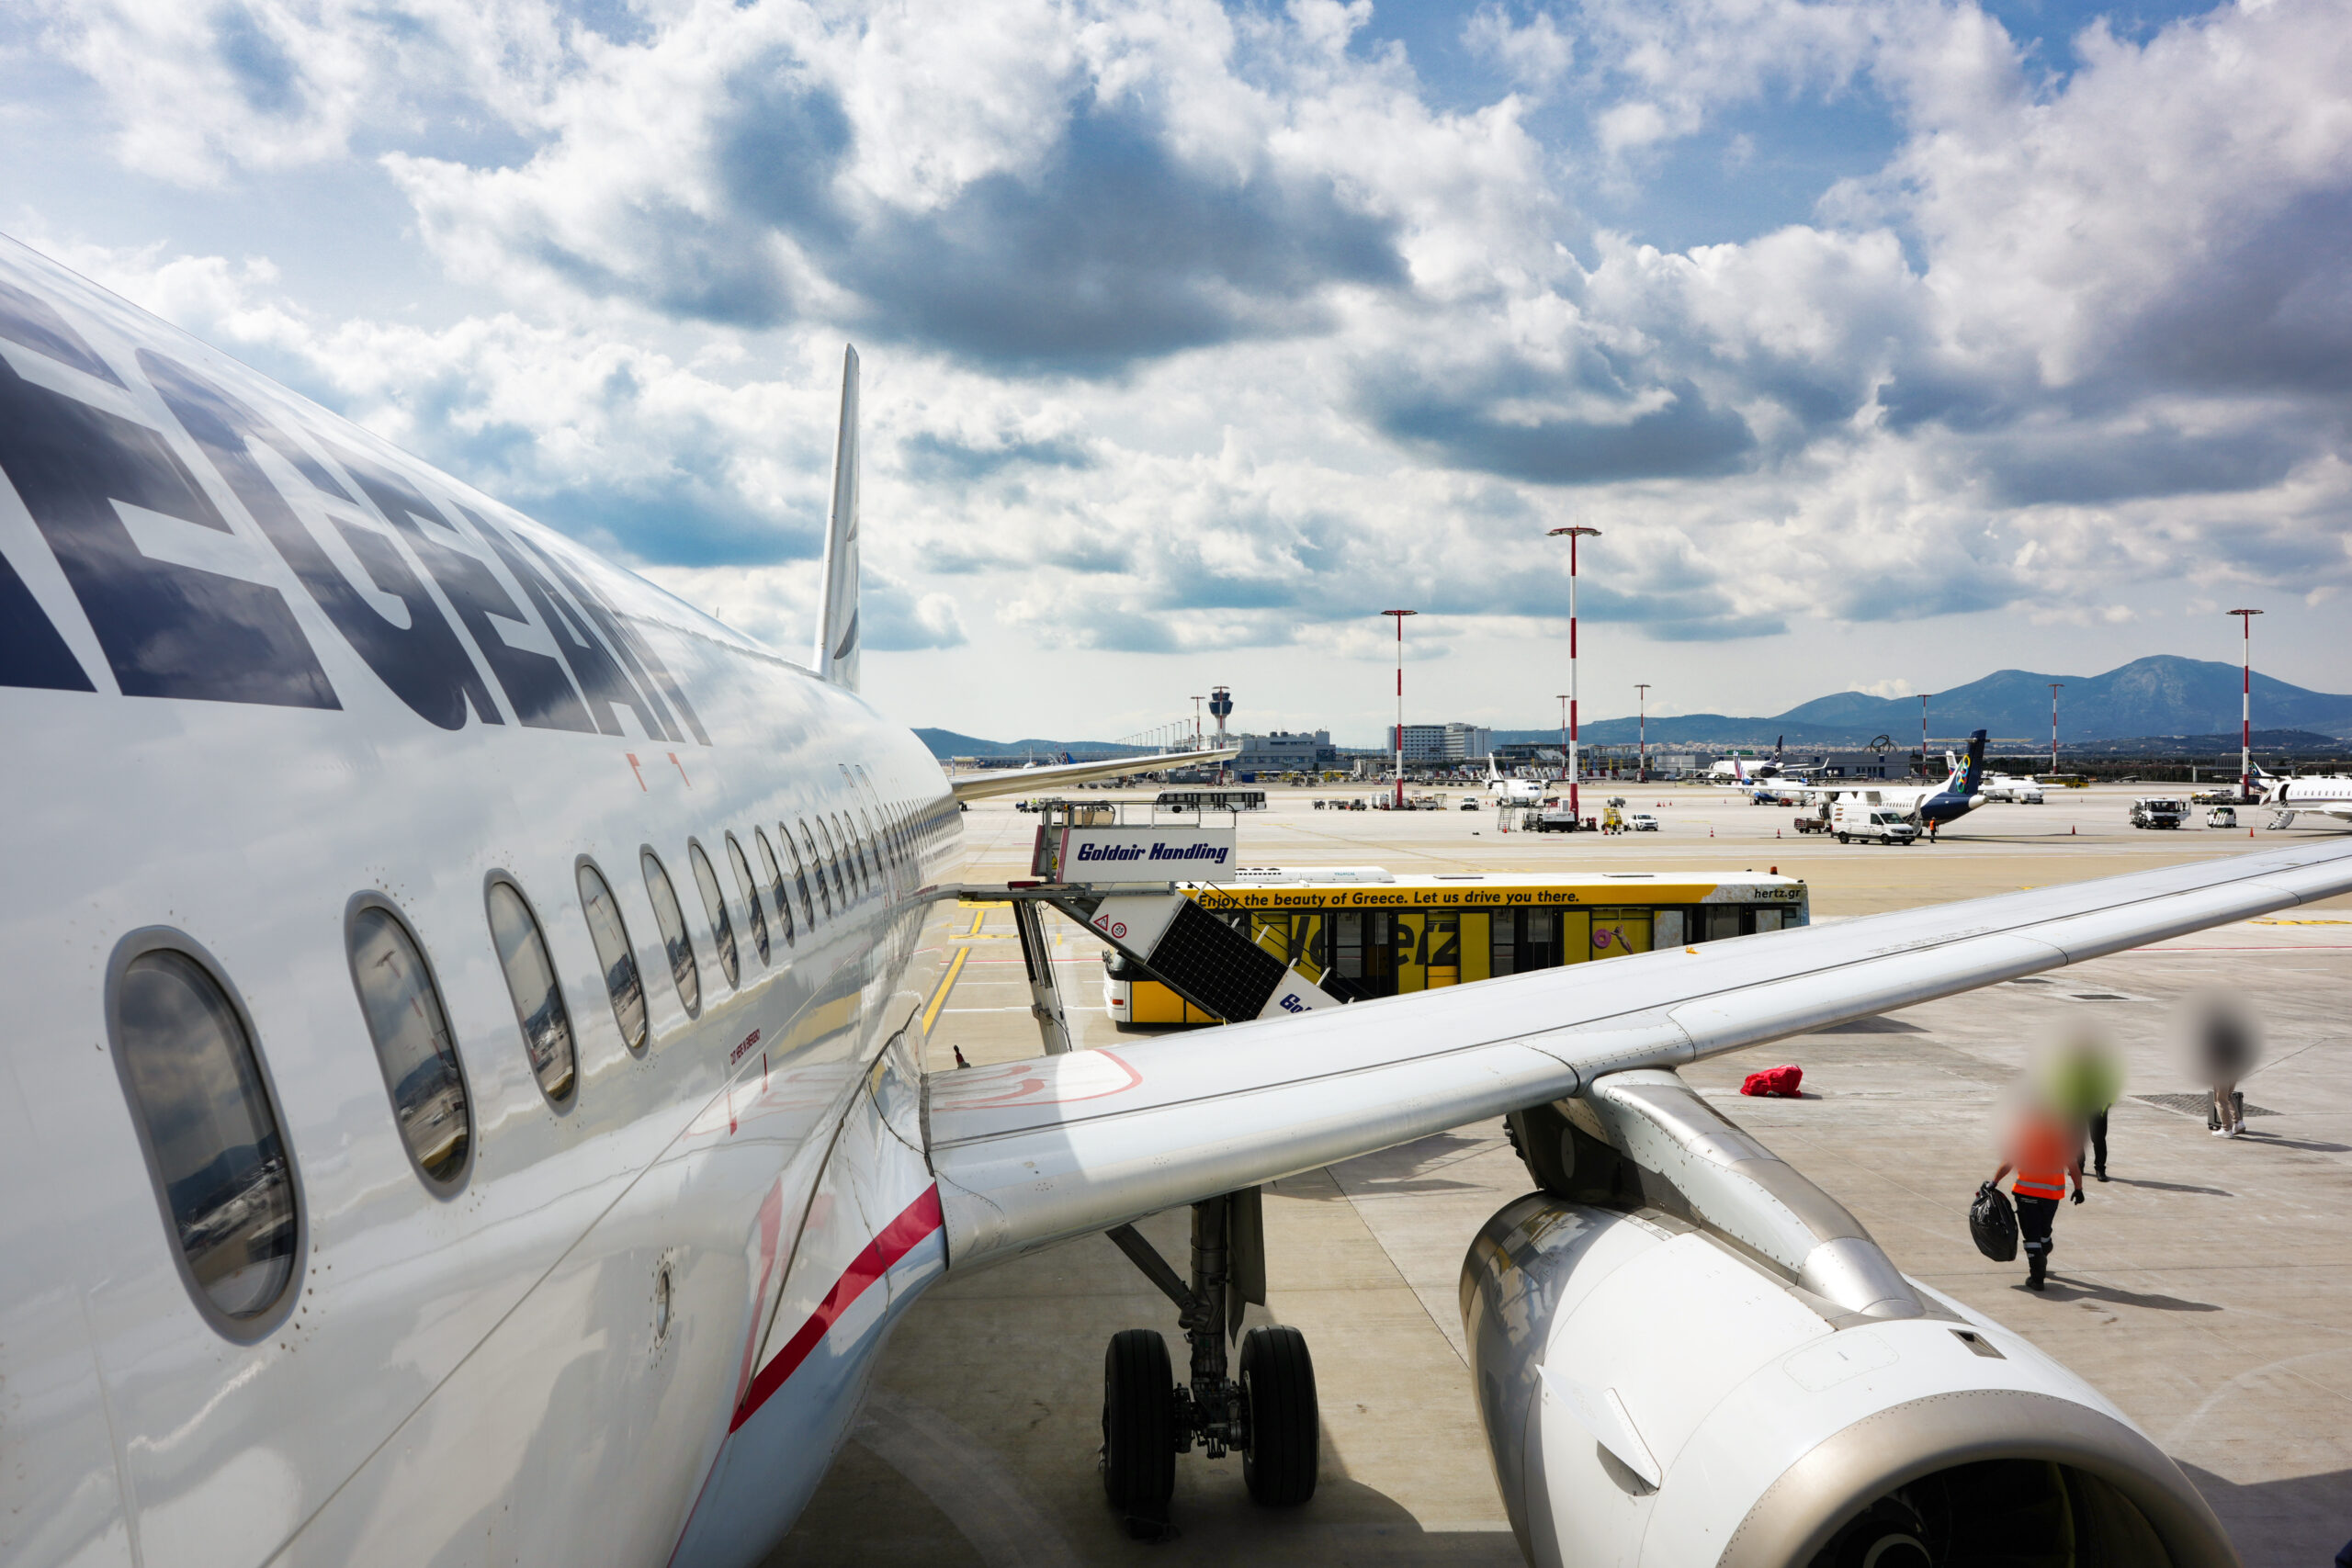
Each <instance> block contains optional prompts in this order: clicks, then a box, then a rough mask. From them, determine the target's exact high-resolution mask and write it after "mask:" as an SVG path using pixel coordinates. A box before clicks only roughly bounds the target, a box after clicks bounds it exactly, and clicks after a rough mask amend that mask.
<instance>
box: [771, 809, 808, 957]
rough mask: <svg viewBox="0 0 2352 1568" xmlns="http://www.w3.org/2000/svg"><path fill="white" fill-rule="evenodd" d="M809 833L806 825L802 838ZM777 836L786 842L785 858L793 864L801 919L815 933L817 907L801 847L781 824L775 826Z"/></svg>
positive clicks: (794, 885) (802, 830)
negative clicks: (810, 895)
mask: <svg viewBox="0 0 2352 1568" xmlns="http://www.w3.org/2000/svg"><path fill="white" fill-rule="evenodd" d="M808 831H809V829H808V828H807V826H806V825H805V824H804V825H803V827H802V828H801V834H802V836H803V837H806V836H807V834H808ZM775 836H776V837H777V838H779V839H782V840H784V854H785V858H786V860H789V861H790V862H791V863H792V886H793V890H794V891H795V892H797V893H798V894H799V895H800V919H802V920H803V921H804V922H805V923H806V924H807V925H808V926H809V929H811V930H812V931H813V930H814V929H815V928H816V925H817V906H816V904H815V902H814V901H813V900H811V899H810V897H809V868H808V866H807V865H806V864H805V863H803V862H802V861H801V859H800V850H799V847H798V846H797V845H796V844H794V843H793V841H792V829H789V828H787V827H786V826H785V825H784V824H783V823H781V822H779V823H777V824H776V825H775Z"/></svg>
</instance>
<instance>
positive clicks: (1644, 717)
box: [1634, 681, 1650, 784]
mask: <svg viewBox="0 0 2352 1568" xmlns="http://www.w3.org/2000/svg"><path fill="white" fill-rule="evenodd" d="M1634 690H1635V691H1637V692H1639V693H1641V698H1640V704H1641V717H1640V718H1639V719H1638V720H1636V721H1635V722H1636V725H1637V728H1635V729H1634V782H1635V783H1637V784H1647V783H1649V782H1650V685H1649V682H1646V681H1636V682H1634Z"/></svg>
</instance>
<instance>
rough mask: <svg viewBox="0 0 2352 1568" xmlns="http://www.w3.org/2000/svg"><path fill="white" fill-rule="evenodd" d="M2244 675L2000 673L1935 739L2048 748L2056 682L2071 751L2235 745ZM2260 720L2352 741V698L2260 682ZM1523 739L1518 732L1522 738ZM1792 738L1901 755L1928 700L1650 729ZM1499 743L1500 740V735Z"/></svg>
mask: <svg viewBox="0 0 2352 1568" xmlns="http://www.w3.org/2000/svg"><path fill="white" fill-rule="evenodd" d="M2240 680H2241V675H2240V671H2239V667H2238V666H2237V665H2234V664H2222V663H2219V662H2216V661H2214V660H2199V659H2178V658H2174V657H2172V656H2170V655H2164V654H2159V655H2154V656H2152V657H2150V658H2146V659H2135V660H2132V661H2131V663H2129V664H2126V665H2122V666H2120V668H2118V669H2114V670H2110V671H2108V672H2107V673H2106V674H2104V675H2053V674H2043V673H2041V672H2040V671H2031V670H1996V671H1994V672H1993V673H1992V674H1990V675H1987V676H1985V677H1984V678H1983V679H1982V680H1978V681H1972V682H1969V683H1968V684H1966V685H1964V686H1955V687H1953V688H1952V689H1951V690H1950V691H1945V692H1937V693H1934V694H1930V695H1929V696H1928V704H1927V717H1928V736H1929V737H1930V738H1931V739H1937V740H1948V739H1953V738H1956V737H1959V736H1963V735H1966V734H1967V733H1968V732H1969V731H1970V730H1972V729H1983V730H1986V731H1988V732H1989V733H1990V734H1991V735H1992V737H1993V739H1994V740H1995V742H1996V744H1997V743H1999V742H2002V741H2007V742H2010V743H2011V744H2012V745H2014V746H2017V747H2018V748H2019V749H2022V750H2035V749H2038V748H2041V747H2043V746H2047V745H2048V744H2049V740H2050V696H2051V694H2050V683H2051V682H2053V681H2056V682H2063V686H2062V688H2061V690H2060V691H2059V693H2058V738H2059V741H2060V743H2061V744H2062V745H2064V744H2065V743H2067V742H2070V741H2091V740H2118V739H2132V738H2139V737H2148V738H2155V737H2172V736H2189V735H2212V734H2221V733H2227V734H2230V735H2235V734H2236V733H2237V728H2238V698H2239V682H2240ZM2254 721H2255V722H2256V724H2258V725H2260V726H2262V727H2263V728H2266V729H2285V728H2293V729H2308V730H2315V731H2317V732H2319V733H2321V734H2324V735H2335V736H2344V735H2352V696H2335V695H2332V694H2328V693H2325V692H2313V691H2308V690H2306V689H2304V688H2303V687H2301V686H2294V685H2290V684H2288V683H2287V682H2284V681H2278V680H2273V679H2271V678H2270V677H2268V676H2267V675H2264V674H2262V673H2261V672H2259V671H2256V674H2255V677H2254ZM1634 730H1635V723H1634V720H1633V719H1631V718H1612V719H1603V720H1601V721H1600V722H1599V723H1596V724H1589V725H1586V726H1585V727H1584V734H1585V736H1586V737H1588V738H1589V739H1591V740H1592V741H1593V742H1595V743H1596V744H1602V745H1609V744H1622V743H1623V742H1627V741H1631V740H1633V739H1634ZM1521 733H1522V732H1517V731H1514V732H1513V736H1512V738H1513V739H1520V738H1521ZM1558 734H1559V731H1558V730H1557V729H1556V728H1547V729H1541V730H1528V731H1525V732H1523V735H1524V739H1529V740H1544V739H1552V738H1554V737H1555V736H1557V735H1558ZM1781 735H1786V736H1787V737H1788V739H1789V743H1790V744H1791V745H1805V746H1841V745H1843V746H1855V745H1862V744H1866V743H1867V742H1869V741H1870V740H1871V739H1874V738H1876V737H1878V736H1880V735H1885V736H1888V737H1890V738H1891V739H1894V742H1895V744H1896V745H1898V746H1900V745H1904V744H1905V743H1910V744H1917V739H1918V735H1919V698H1918V697H1917V695H1913V696H1905V697H1878V696H1872V695H1871V694H1869V693H1867V692H1838V693H1835V694H1831V695H1829V696H1826V697H1815V698H1814V699H1813V700H1812V701H1811V702H1808V703H1800V704H1798V705H1796V706H1795V707H1792V708H1790V709H1789V710H1788V711H1787V712H1785V713H1780V714H1775V715H1773V716H1770V717H1769V718H1739V717H1734V716H1729V715H1725V714H1677V715H1675V716H1672V717H1668V718H1653V719H1651V720H1650V721H1649V739H1650V741H1651V743H1652V744H1656V743H1657V742H1658V741H1660V740H1665V741H1668V742H1672V741H1680V740H1691V741H1697V740H1712V741H1721V742H1723V743H1724V744H1726V745H1755V746H1770V745H1771V744H1772V742H1773V741H1774V739H1776V738H1778V737H1780V736H1781ZM1495 739H1498V740H1500V739H1503V737H1502V736H1501V735H1499V734H1498V735H1497V736H1496V738H1495Z"/></svg>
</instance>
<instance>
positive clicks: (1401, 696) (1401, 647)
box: [1380, 610, 1420, 811]
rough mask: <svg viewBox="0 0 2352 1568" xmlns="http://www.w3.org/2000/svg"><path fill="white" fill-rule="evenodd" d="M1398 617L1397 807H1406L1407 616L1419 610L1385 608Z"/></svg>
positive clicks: (1386, 612)
mask: <svg viewBox="0 0 2352 1568" xmlns="http://www.w3.org/2000/svg"><path fill="white" fill-rule="evenodd" d="M1380 613H1381V614H1382V615H1394V616H1396V617H1397V799H1396V801H1395V803H1394V804H1395V805H1396V807H1397V810H1399V811H1402V810H1403V809H1404V808H1405V617H1406V616H1408V615H1419V614H1420V612H1419V610H1383V611H1381V612H1380Z"/></svg>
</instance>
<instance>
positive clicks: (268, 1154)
mask: <svg viewBox="0 0 2352 1568" xmlns="http://www.w3.org/2000/svg"><path fill="white" fill-rule="evenodd" d="M114 1022H115V1045H116V1066H118V1067H119V1069H120V1070H121V1074H122V1082H123V1088H124V1089H125V1091H126V1096H127V1098H128V1099H129V1100H130V1111H131V1115H132V1116H133V1117H134V1118H135V1119H136V1120H137V1122H138V1124H139V1131H140V1137H141V1142H142V1143H143V1144H145V1145H146V1146H147V1154H148V1157H149V1159H150V1160H151V1161H152V1162H153V1168H154V1173H155V1184H156V1189H157V1195H158V1196H159V1197H160V1198H161V1199H162V1200H163V1207H164V1218H165V1219H166V1220H167V1221H168V1222H169V1224H170V1225H171V1229H172V1236H173V1240H174V1242H175V1245H176V1247H178V1250H179V1256H180V1259H181V1261H182V1262H183V1263H184V1264H185V1265H186V1266H187V1277H188V1279H189V1280H190V1281H191V1283H192V1284H193V1285H194V1287H195V1290H196V1291H197V1292H201V1294H200V1296H199V1297H198V1304H199V1305H209V1307H210V1309H211V1311H212V1313H214V1314H219V1317H220V1318H225V1319H228V1320H229V1327H230V1331H231V1332H232V1333H235V1332H237V1331H238V1328H239V1327H240V1326H241V1325H247V1324H250V1323H252V1320H254V1319H256V1318H261V1317H264V1316H266V1315H267V1314H268V1313H269V1312H270V1310H271V1309H272V1308H273V1307H276V1306H277V1305H279V1304H280V1303H282V1302H283V1301H284V1300H285V1299H286V1295H287V1289H288V1285H289V1283H290V1282H291V1281H292V1280H293V1278H294V1263H295V1258H296V1256H297V1249H298V1247H299V1246H300V1235H299V1232H300V1228H301V1226H300V1209H299V1203H298V1200H297V1198H296V1195H295V1191H294V1179H293V1173H292V1170H291V1168H290V1165H289V1161H288V1157H287V1153H286V1145H285V1142H284V1140H283V1139H281V1138H280V1137H279V1135H278V1130H277V1110H276V1108H275V1107H274V1106H273V1105H272V1104H271V1103H270V1098H269V1089H268V1086H267V1085H266V1083H265V1082H264V1081H263V1079H262V1075H261V1064H260V1062H259V1060H258V1059H257V1058H256V1056H255V1055H254V1043H253V1039H252V1037H251V1036H250V1035H249V1034H247V1032H245V1026H244V1023H243V1020H242V1019H240V1018H239V1016H238V1013H237V1010H236V1008H235V1006H234V1005H233V1004H232V1002H231V1001H230V1000H229V997H228V994H227V993H226V992H225V991H224V990H223V989H222V988H221V987H220V982H219V981H217V980H216V979H214V978H213V976H212V974H211V972H210V971H209V970H208V969H207V968H205V966H204V965H203V964H199V963H198V962H197V960H196V959H195V958H193V957H191V956H190V955H188V954H187V953H182V952H179V951H178V950H176V949H174V948H166V947H159V948H150V949H149V950H148V951H146V952H144V953H140V954H139V955H138V956H137V957H135V958H133V959H132V960H131V961H130V963H129V964H126V965H125V966H124V967H123V970H122V973H121V975H120V976H119V978H118V979H117V981H116V983H115V991H114Z"/></svg>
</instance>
